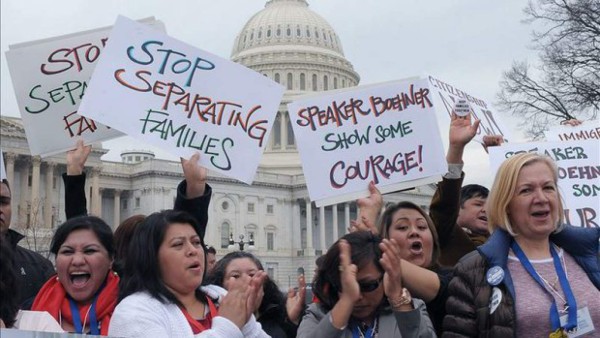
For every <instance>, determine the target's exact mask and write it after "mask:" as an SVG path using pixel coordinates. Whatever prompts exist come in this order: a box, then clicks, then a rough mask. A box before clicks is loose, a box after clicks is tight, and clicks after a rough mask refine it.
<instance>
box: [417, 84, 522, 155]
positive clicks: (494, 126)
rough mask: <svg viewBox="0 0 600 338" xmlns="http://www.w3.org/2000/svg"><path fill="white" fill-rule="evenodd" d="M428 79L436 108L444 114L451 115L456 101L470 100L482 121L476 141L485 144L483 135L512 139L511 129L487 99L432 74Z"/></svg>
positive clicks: (476, 117)
mask: <svg viewBox="0 0 600 338" xmlns="http://www.w3.org/2000/svg"><path fill="white" fill-rule="evenodd" d="M427 79H428V81H429V88H430V89H431V91H432V95H431V96H432V100H433V101H434V105H435V107H436V110H438V111H439V113H441V114H442V115H447V116H448V117H451V116H452V109H453V107H454V105H455V102H456V101H458V100H466V101H467V102H468V104H469V106H470V107H471V114H473V117H474V118H475V119H478V120H480V121H481V123H480V124H479V129H477V134H476V135H475V137H474V138H473V139H474V140H475V141H477V142H479V143H481V144H483V137H484V136H485V135H502V136H503V137H504V142H508V141H509V140H510V139H511V135H510V130H509V129H508V128H507V127H506V126H504V124H503V123H502V120H501V119H500V118H499V116H498V114H497V113H495V112H493V111H492V107H491V105H490V104H489V103H488V102H487V101H485V100H483V99H481V98H479V97H477V96H475V95H472V94H470V93H467V92H465V91H464V90H460V89H458V88H456V87H455V86H453V85H450V84H448V83H447V82H444V81H441V80H439V79H437V78H435V77H433V76H431V75H429V76H427ZM442 107H443V108H442ZM444 113H445V114H444Z"/></svg>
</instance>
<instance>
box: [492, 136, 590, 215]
mask: <svg viewBox="0 0 600 338" xmlns="http://www.w3.org/2000/svg"><path fill="white" fill-rule="evenodd" d="M489 152H490V169H491V170H492V174H493V175H494V176H495V175H496V171H497V170H498V167H500V164H502V162H503V161H504V160H505V159H507V158H509V157H511V156H513V155H515V154H518V153H523V152H536V153H540V154H546V155H548V156H550V157H552V159H553V160H554V161H555V162H556V164H557V165H558V188H559V190H560V192H561V195H562V197H563V201H564V203H565V204H564V208H565V223H568V224H572V225H575V226H581V227H599V226H600V219H599V216H600V198H599V196H600V144H599V143H598V141H596V140H585V141H577V142H573V141H570V142H533V143H510V144H505V145H502V146H500V147H491V148H489Z"/></svg>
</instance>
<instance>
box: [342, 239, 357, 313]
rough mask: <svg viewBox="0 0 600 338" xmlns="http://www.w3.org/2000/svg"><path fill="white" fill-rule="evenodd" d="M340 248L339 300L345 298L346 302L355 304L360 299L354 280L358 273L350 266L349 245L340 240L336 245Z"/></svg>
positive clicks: (354, 266) (353, 265) (352, 265)
mask: <svg viewBox="0 0 600 338" xmlns="http://www.w3.org/2000/svg"><path fill="white" fill-rule="evenodd" d="M338 246H339V247H340V266H339V269H340V284H341V285H342V290H341V292H340V299H342V298H345V299H347V300H348V301H350V302H352V303H355V302H356V301H357V300H358V299H359V298H360V287H359V285H358V281H357V280H356V274H357V273H358V267H356V265H355V264H352V261H351V257H352V252H351V248H350V244H349V243H348V242H346V241H345V240H343V239H342V240H340V242H339V243H338Z"/></svg>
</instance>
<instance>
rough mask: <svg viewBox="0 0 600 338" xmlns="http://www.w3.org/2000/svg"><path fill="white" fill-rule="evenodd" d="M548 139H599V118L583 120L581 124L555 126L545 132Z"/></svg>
mask: <svg viewBox="0 0 600 338" xmlns="http://www.w3.org/2000/svg"><path fill="white" fill-rule="evenodd" d="M545 135H546V140H548V141H579V140H596V141H600V120H594V121H585V122H583V123H582V124H580V125H578V126H575V127H572V126H555V127H552V128H550V129H549V130H548V131H546V133H545Z"/></svg>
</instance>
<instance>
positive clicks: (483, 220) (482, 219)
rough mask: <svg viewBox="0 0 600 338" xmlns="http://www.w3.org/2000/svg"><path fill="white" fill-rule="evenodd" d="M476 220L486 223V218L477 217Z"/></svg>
mask: <svg viewBox="0 0 600 338" xmlns="http://www.w3.org/2000/svg"><path fill="white" fill-rule="evenodd" d="M477 219H478V220H480V221H482V222H485V223H487V216H479V217H477Z"/></svg>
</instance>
